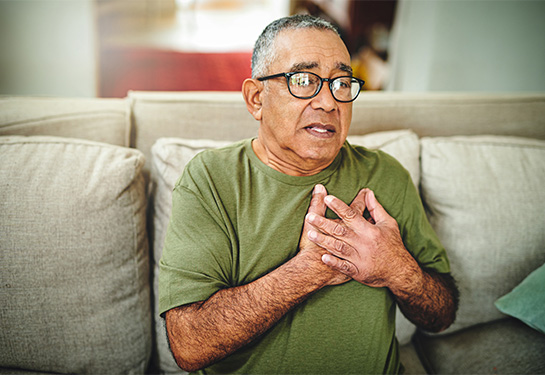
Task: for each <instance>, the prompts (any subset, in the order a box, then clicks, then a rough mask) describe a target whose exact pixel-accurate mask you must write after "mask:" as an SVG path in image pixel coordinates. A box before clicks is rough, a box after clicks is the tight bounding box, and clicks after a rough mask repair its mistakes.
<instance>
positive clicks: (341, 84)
mask: <svg viewBox="0 0 545 375" xmlns="http://www.w3.org/2000/svg"><path fill="white" fill-rule="evenodd" d="M333 87H334V88H335V89H336V90H339V89H349V88H350V87H352V84H351V80H350V79H348V78H341V79H336V80H335V81H334V83H333Z"/></svg>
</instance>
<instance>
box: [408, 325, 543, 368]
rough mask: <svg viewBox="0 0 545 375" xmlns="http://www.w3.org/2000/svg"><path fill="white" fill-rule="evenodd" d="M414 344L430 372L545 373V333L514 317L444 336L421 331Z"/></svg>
mask: <svg viewBox="0 0 545 375" xmlns="http://www.w3.org/2000/svg"><path fill="white" fill-rule="evenodd" d="M414 344H415V347H416V350H417V352H418V355H419V356H420V359H421V360H422V363H423V364H424V367H425V368H426V371H427V372H428V373H429V374H543V373H545V357H544V356H543V353H545V335H543V334H541V333H539V332H537V331H534V330H533V329H531V328H529V327H528V326H526V325H524V323H521V322H520V321H518V320H516V319H513V318H508V319H502V320H499V321H494V322H489V323H484V324H482V325H477V326H475V327H472V328H469V329H466V330H461V331H458V332H455V333H452V334H449V335H445V336H427V335H426V334H424V333H422V332H419V333H417V334H416V335H415V337H414Z"/></svg>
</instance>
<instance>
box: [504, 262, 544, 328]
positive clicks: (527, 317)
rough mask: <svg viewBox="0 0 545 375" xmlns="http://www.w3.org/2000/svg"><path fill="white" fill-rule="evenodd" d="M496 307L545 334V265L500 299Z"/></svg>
mask: <svg viewBox="0 0 545 375" xmlns="http://www.w3.org/2000/svg"><path fill="white" fill-rule="evenodd" d="M495 305H496V307H497V308H498V309H499V310H500V311H501V312H503V313H504V314H507V315H511V316H513V317H515V318H517V319H520V320H521V321H523V322H524V323H526V324H528V325H529V326H530V327H532V328H534V329H536V330H538V331H539V332H541V333H545V314H544V313H543V312H544V311H545V264H543V265H542V266H541V267H539V268H538V269H537V270H535V271H533V272H532V273H531V274H530V275H528V276H527V277H526V279H524V280H523V281H522V282H521V283H520V284H519V285H517V286H516V287H515V288H514V289H513V290H512V291H511V292H509V293H507V294H506V295H505V296H503V297H500V298H499V299H498V300H497V301H496V303H495Z"/></svg>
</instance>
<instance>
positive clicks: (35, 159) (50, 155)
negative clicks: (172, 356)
mask: <svg viewBox="0 0 545 375" xmlns="http://www.w3.org/2000/svg"><path fill="white" fill-rule="evenodd" d="M0 160H1V161H2V162H1V163H0V222H1V223H2V224H1V225H0V254H1V255H0V257H1V259H2V272H0V285H1V286H2V297H1V302H0V320H1V322H2V329H1V330H0V347H1V348H2V350H0V367H3V368H12V369H15V368H17V369H23V370H27V371H39V372H51V373H53V372H56V373H96V374H101V373H103V374H106V373H143V372H144V371H145V369H146V367H147V363H148V361H149V357H150V353H151V340H152V336H151V320H150V319H151V311H150V300H149V298H150V297H149V281H148V280H149V279H148V278H149V267H148V263H149V262H148V259H149V258H148V244H147V233H146V190H145V184H144V179H143V176H142V174H141V169H142V166H143V163H144V159H143V156H142V154H141V153H140V152H139V151H137V150H132V149H128V148H123V147H118V146H112V145H107V144H102V143H96V142H91V141H83V140H75V139H67V138H55V137H41V136H36V137H21V136H13V137H9V136H8V137H0Z"/></svg>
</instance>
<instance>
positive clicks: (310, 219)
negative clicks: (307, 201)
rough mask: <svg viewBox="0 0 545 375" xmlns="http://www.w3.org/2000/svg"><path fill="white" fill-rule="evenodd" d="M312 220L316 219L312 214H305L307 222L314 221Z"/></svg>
mask: <svg viewBox="0 0 545 375" xmlns="http://www.w3.org/2000/svg"><path fill="white" fill-rule="evenodd" d="M314 219H316V214H315V213H314V212H311V213H309V214H307V221H314Z"/></svg>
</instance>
